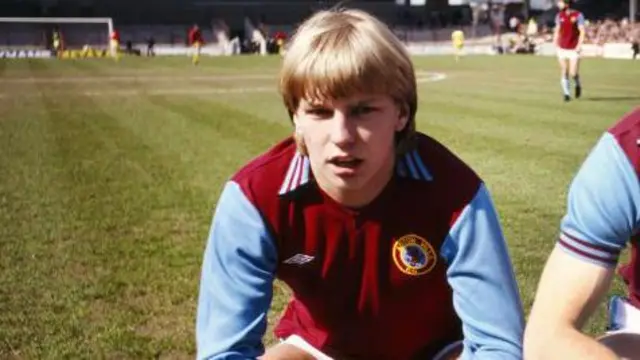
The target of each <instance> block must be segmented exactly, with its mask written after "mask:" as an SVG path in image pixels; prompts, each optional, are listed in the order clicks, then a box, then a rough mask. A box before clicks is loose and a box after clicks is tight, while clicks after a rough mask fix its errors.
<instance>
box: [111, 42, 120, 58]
mask: <svg viewBox="0 0 640 360" xmlns="http://www.w3.org/2000/svg"><path fill="white" fill-rule="evenodd" d="M111 56H113V59H114V60H115V61H119V60H120V43H119V42H118V41H117V40H111Z"/></svg>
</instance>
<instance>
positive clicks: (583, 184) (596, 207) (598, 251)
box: [557, 133, 640, 267]
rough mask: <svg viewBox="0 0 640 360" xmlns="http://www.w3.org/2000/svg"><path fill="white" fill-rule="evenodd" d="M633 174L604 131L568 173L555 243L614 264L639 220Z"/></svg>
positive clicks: (593, 260)
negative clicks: (571, 175) (569, 179)
mask: <svg viewBox="0 0 640 360" xmlns="http://www.w3.org/2000/svg"><path fill="white" fill-rule="evenodd" d="M639 209H640V185H639V184H638V176H637V175H636V172H635V170H634V169H633V167H632V165H631V162H630V161H629V160H628V158H627V156H626V154H625V153H624V151H623V150H622V148H620V146H619V145H618V142H617V141H616V139H615V138H614V137H613V136H612V135H611V134H609V133H605V134H604V135H603V136H602V137H601V138H600V140H599V141H598V143H597V144H596V146H595V147H594V148H593V149H592V150H591V152H590V153H589V155H588V156H587V158H586V159H585V161H584V162H583V163H582V166H581V167H580V169H579V170H578V173H577V174H576V176H575V177H574V178H573V180H572V182H571V185H570V187H569V194H568V196H567V212H566V214H565V215H564V217H563V218H562V222H561V224H560V236H559V239H558V243H557V246H559V247H560V248H561V249H563V250H565V251H567V252H569V253H570V254H572V255H574V256H576V257H578V258H580V259H582V260H584V261H588V262H591V263H594V264H598V265H601V266H605V267H614V266H615V265H616V264H617V263H618V258H619V256H620V252H621V251H622V250H623V249H624V248H625V246H626V244H627V242H628V241H629V238H630V237H631V235H633V234H634V233H635V231H636V228H637V225H638V224H639V223H640V214H639V212H638V210H639Z"/></svg>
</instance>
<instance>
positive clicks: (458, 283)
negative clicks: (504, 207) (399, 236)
mask: <svg viewBox="0 0 640 360" xmlns="http://www.w3.org/2000/svg"><path fill="white" fill-rule="evenodd" d="M441 255H442V257H443V258H444V259H445V260H446V261H447V264H448V269H447V277H448V280H449V284H450V285H451V288H452V289H453V305H454V308H455V310H456V312H457V314H458V316H459V317H460V319H461V320H462V330H463V333H464V351H463V353H462V357H461V359H463V360H467V359H522V336H523V332H524V315H523V309H522V303H521V300H520V294H519V292H518V285H517V283H516V279H515V275H514V271H513V267H512V264H511V259H510V257H509V252H508V249H507V245H506V242H505V239H504V236H503V234H502V229H501V227H500V222H499V220H498V215H497V213H496V210H495V208H494V206H493V202H492V200H491V196H490V195H489V192H488V191H487V189H486V187H485V185H484V184H483V185H481V187H480V188H479V189H478V192H477V194H476V195H475V198H474V199H473V201H472V202H471V203H470V204H469V205H468V206H467V207H466V208H465V209H464V210H463V212H462V213H461V214H460V216H459V217H458V220H457V221H456V223H455V224H454V226H453V227H452V229H451V232H450V233H449V236H448V237H447V239H446V240H445V242H444V244H443V246H442V248H441Z"/></svg>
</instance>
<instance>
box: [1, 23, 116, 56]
mask: <svg viewBox="0 0 640 360" xmlns="http://www.w3.org/2000/svg"><path fill="white" fill-rule="evenodd" d="M112 31H113V20H112V19H111V18H80V17H33V18H29V17H25V18H19V17H0V49H5V50H45V49H47V50H54V48H55V47H56V46H55V45H54V44H56V45H58V46H57V48H58V49H59V50H76V49H83V48H86V47H91V48H95V49H101V50H107V49H109V36H110V34H111V32H112Z"/></svg>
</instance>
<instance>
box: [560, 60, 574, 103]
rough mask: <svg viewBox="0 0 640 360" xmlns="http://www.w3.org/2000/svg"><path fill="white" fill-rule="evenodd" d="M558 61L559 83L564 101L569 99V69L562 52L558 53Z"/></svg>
mask: <svg viewBox="0 0 640 360" xmlns="http://www.w3.org/2000/svg"><path fill="white" fill-rule="evenodd" d="M558 63H559V64H560V85H561V86H562V93H563V95H564V101H569V100H571V89H570V88H569V69H568V64H567V59H566V55H565V54H564V53H562V52H560V53H558Z"/></svg>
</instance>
